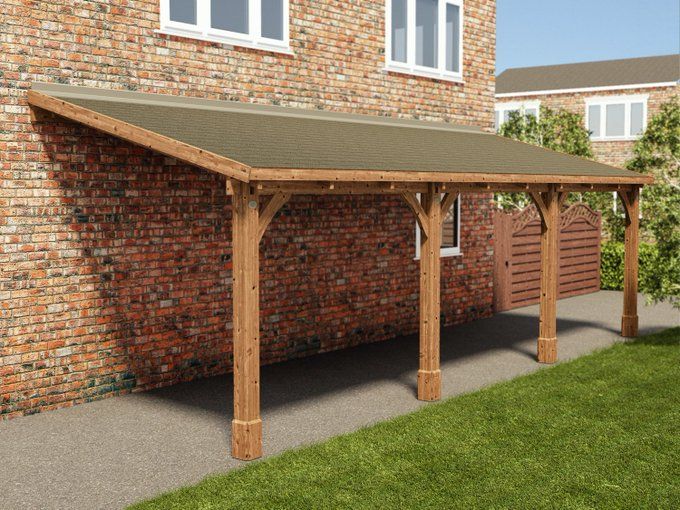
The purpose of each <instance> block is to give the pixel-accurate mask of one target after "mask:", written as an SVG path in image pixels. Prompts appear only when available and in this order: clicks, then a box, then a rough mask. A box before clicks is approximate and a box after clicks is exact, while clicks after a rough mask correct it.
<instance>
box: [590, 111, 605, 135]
mask: <svg viewBox="0 0 680 510" xmlns="http://www.w3.org/2000/svg"><path fill="white" fill-rule="evenodd" d="M600 120H601V118H600V105H591V106H589V107H588V131H590V132H591V133H592V135H591V136H592V137H593V138H599V137H600V136H602V133H600Z"/></svg>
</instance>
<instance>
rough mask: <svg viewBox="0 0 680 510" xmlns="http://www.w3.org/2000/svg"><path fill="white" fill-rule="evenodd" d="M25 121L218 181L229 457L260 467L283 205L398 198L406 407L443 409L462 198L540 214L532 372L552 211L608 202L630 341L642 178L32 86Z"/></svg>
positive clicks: (514, 149) (403, 123) (351, 121)
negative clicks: (408, 315) (411, 399)
mask: <svg viewBox="0 0 680 510" xmlns="http://www.w3.org/2000/svg"><path fill="white" fill-rule="evenodd" d="M28 102H29V104H30V106H31V112H32V119H33V121H35V122H38V121H41V120H43V119H44V118H45V117H46V116H50V115H57V116H59V117H64V118H67V119H70V120H73V121H77V122H79V123H82V124H84V125H87V126H90V127H92V128H95V129H98V130H100V131H103V132H105V133H108V134H110V135H113V136H116V137H119V138H121V139H124V140H127V141H130V142H132V143H135V144H139V145H142V146H144V147H147V148H149V149H153V150H155V151H158V152H161V153H163V154H166V155H169V156H172V157H174V158H177V159H178V160H181V161H184V162H187V163H190V164H192V165H196V166H199V167H202V168H205V169H207V170H212V171H215V172H219V173H221V174H223V175H226V176H227V178H228V179H227V192H228V194H229V195H231V196H232V199H233V215H232V216H233V246H232V248H233V322H234V339H233V341H234V420H233V424H232V455H233V456H234V457H236V458H239V459H246V460H247V459H255V458H257V457H260V456H261V455H262V421H261V418H260V355H259V347H260V346H259V335H260V326H259V243H260V240H261V238H262V236H263V234H264V232H265V231H266V229H267V226H268V225H269V223H270V222H271V221H272V219H273V218H274V216H275V215H276V213H277V211H278V210H279V209H280V208H281V206H282V205H284V204H285V203H286V202H287V201H288V200H289V198H290V197H291V195H293V194H396V195H400V196H401V197H403V199H404V201H405V203H406V204H407V205H408V206H409V207H410V209H411V210H412V211H413V214H414V216H415V219H416V220H417V222H418V225H419V226H420V229H421V233H422V235H421V250H420V253H421V258H420V356H419V370H418V398H419V399H421V400H438V399H439V398H440V396H441V372H440V368H439V334H440V324H439V319H440V260H439V257H440V246H441V225H442V218H443V212H445V211H447V210H448V209H449V207H450V206H451V204H453V202H454V201H455V200H456V198H457V197H458V195H459V194H460V193H479V192H482V193H489V192H493V191H514V192H525V193H527V194H529V195H530V196H531V198H532V199H533V201H534V203H535V204H536V207H537V209H538V212H539V215H540V218H541V223H542V229H541V293H540V324H539V334H538V345H537V351H538V355H537V357H538V361H539V362H542V363H553V362H555V361H556V359H557V323H556V321H557V318H556V311H557V310H556V306H557V277H558V274H557V270H558V266H557V260H558V233H559V232H558V229H559V211H560V207H561V206H562V204H563V202H564V200H565V198H566V196H567V194H568V193H569V192H573V191H578V192H582V191H603V192H611V191H616V192H618V193H619V195H620V197H621V199H622V201H623V203H624V206H625V210H626V217H627V226H626V256H625V284H624V287H625V288H624V305H623V317H622V326H621V334H622V335H623V336H627V337H631V336H636V335H637V322H638V318H637V266H638V262H637V259H638V257H637V253H638V221H639V220H638V210H639V209H638V208H639V199H638V197H639V190H640V188H641V186H643V185H645V184H649V183H650V182H651V179H650V178H649V177H647V176H643V175H640V174H637V173H634V172H630V171H627V170H622V169H618V168H614V167H610V166H606V165H602V164H599V163H595V162H592V161H587V160H583V159H580V158H575V157H571V156H567V155H563V154H558V153H555V152H551V151H548V150H545V149H541V148H538V147H534V146H530V145H527V144H523V143H520V142H515V141H512V140H508V139H505V138H501V137H498V136H495V135H492V134H488V133H484V132H482V131H480V130H477V129H474V128H467V127H460V126H451V125H448V124H445V123H436V122H429V123H428V122H420V121H411V120H397V119H388V118H380V117H369V116H358V115H347V114H338V113H326V112H317V111H305V110H301V109H287V108H280V107H270V106H259V105H250V104H243V103H230V102H223V101H209V100H201V99H188V98H178V97H172V96H166V95H155V94H141V93H134V92H121V91H110V90H98V89H88V88H79V87H69V86H62V85H47V84H35V85H34V86H33V88H32V90H31V91H29V93H28Z"/></svg>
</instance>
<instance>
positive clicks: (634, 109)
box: [630, 103, 644, 136]
mask: <svg viewBox="0 0 680 510" xmlns="http://www.w3.org/2000/svg"><path fill="white" fill-rule="evenodd" d="M643 128H644V107H643V104H642V103H632V104H631V105H630V134H631V136H637V135H641V134H642V131H643Z"/></svg>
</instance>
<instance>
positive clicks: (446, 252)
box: [413, 248, 463, 260]
mask: <svg viewBox="0 0 680 510" xmlns="http://www.w3.org/2000/svg"><path fill="white" fill-rule="evenodd" d="M462 256H463V253H462V252H461V251H460V250H459V249H458V248H442V251H441V252H440V253H439V258H440V259H447V258H453V257H462ZM413 260H420V254H418V255H416V256H415V257H413Z"/></svg>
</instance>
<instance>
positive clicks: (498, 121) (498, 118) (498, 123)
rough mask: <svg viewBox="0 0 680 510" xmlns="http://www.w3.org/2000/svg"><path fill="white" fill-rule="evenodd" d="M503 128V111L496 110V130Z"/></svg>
mask: <svg viewBox="0 0 680 510" xmlns="http://www.w3.org/2000/svg"><path fill="white" fill-rule="evenodd" d="M500 128H501V112H500V111H498V110H496V131H498V130H499V129H500Z"/></svg>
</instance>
